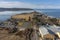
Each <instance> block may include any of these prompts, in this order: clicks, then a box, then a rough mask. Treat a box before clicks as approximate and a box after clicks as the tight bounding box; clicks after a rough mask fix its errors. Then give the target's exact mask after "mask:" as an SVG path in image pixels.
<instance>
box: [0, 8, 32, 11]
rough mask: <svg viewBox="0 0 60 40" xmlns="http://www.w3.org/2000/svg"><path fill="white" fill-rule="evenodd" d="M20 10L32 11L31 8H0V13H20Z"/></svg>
mask: <svg viewBox="0 0 60 40" xmlns="http://www.w3.org/2000/svg"><path fill="white" fill-rule="evenodd" d="M22 10H33V9H31V8H0V11H22Z"/></svg>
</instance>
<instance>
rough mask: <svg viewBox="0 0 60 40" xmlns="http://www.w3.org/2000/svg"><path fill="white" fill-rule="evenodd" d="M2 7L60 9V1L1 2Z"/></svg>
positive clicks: (21, 0)
mask: <svg viewBox="0 0 60 40" xmlns="http://www.w3.org/2000/svg"><path fill="white" fill-rule="evenodd" d="M0 7H4V8H40V9H54V8H55V9H60V0H0Z"/></svg>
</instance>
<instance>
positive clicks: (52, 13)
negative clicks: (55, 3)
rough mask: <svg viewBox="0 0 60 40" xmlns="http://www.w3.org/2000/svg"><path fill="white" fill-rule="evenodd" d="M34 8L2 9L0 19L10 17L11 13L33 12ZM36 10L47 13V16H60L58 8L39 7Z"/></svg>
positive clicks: (3, 19)
mask: <svg viewBox="0 0 60 40" xmlns="http://www.w3.org/2000/svg"><path fill="white" fill-rule="evenodd" d="M33 11H34V10H32V11H31V10H30V11H26V10H25V11H2V12H0V21H5V20H7V19H10V18H11V16H12V15H15V14H20V13H24V12H27V13H29V12H33ZM36 11H38V12H41V13H43V14H47V15H48V16H53V17H57V18H60V9H39V10H36Z"/></svg>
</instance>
